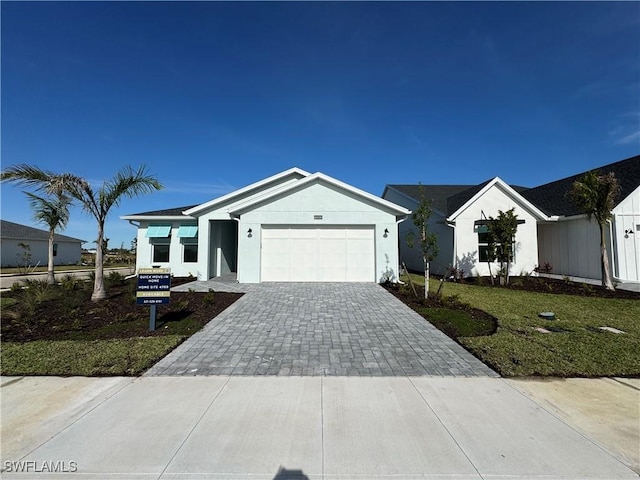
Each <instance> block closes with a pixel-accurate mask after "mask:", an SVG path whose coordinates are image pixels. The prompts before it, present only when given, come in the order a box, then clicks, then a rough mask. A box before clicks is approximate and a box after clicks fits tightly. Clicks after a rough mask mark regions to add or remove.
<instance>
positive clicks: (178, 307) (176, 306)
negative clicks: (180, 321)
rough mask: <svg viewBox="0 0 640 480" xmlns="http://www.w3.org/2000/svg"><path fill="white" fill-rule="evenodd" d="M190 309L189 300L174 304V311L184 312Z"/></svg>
mask: <svg viewBox="0 0 640 480" xmlns="http://www.w3.org/2000/svg"><path fill="white" fill-rule="evenodd" d="M188 308H189V300H180V301H178V302H174V303H173V310H177V311H179V312H184V311H186V310H187V309H188Z"/></svg>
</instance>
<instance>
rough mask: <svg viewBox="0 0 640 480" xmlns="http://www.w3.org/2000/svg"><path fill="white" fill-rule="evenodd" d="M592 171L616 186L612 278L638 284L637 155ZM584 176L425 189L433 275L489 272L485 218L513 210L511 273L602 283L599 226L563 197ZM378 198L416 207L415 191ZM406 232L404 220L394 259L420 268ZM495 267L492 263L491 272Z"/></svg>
mask: <svg viewBox="0 0 640 480" xmlns="http://www.w3.org/2000/svg"><path fill="white" fill-rule="evenodd" d="M597 170H598V171H599V172H600V173H603V174H605V173H609V172H613V173H614V174H615V176H616V178H617V179H618V181H619V182H620V186H621V193H620V197H619V201H618V203H617V205H616V206H615V208H614V209H613V218H612V220H611V223H610V228H609V231H608V233H607V247H608V251H609V254H610V260H611V265H612V268H613V275H614V278H615V279H616V280H618V281H622V282H640V156H636V157H632V158H628V159H626V160H622V161H620V162H616V163H612V164H610V165H605V166H603V167H601V168H599V169H597ZM584 173H585V172H583V173H580V174H577V175H573V176H571V177H567V178H563V179H561V180H557V181H555V182H551V183H548V184H545V185H541V186H539V187H535V188H525V187H518V186H509V185H507V184H506V183H505V182H504V181H502V180H501V179H500V178H498V177H496V178H494V179H493V180H490V181H488V182H485V183H483V184H480V185H424V186H423V188H424V192H425V195H426V197H427V198H428V199H430V200H431V201H432V203H433V208H434V215H433V216H432V219H431V222H430V223H431V225H430V227H431V228H432V231H435V232H436V233H437V234H438V239H439V246H440V255H439V256H438V258H436V259H435V261H434V262H432V271H433V272H434V273H436V274H443V273H444V272H445V269H446V268H447V267H448V266H456V267H458V268H460V269H462V270H463V271H464V274H465V275H467V276H469V275H476V274H479V275H487V274H488V269H489V265H488V264H487V263H486V258H484V253H485V251H486V249H485V248H484V247H485V244H484V240H485V239H486V237H485V236H484V235H483V233H484V232H485V229H484V225H485V224H486V220H487V219H488V218H489V217H496V216H497V215H498V211H499V210H501V211H503V212H504V211H507V210H509V209H511V208H514V209H515V213H516V215H517V217H518V219H519V221H520V223H519V225H518V230H517V233H516V238H515V239H514V242H515V247H516V248H515V261H514V264H513V266H512V269H511V274H512V275H518V274H521V273H533V272H534V268H535V267H537V266H540V265H545V264H547V263H548V264H550V265H551V266H552V267H553V270H552V272H553V273H555V274H560V275H567V276H574V277H585V278H594V279H600V278H601V271H600V257H599V255H600V253H599V252H600V249H599V233H598V232H599V231H598V226H597V224H596V222H595V220H592V221H589V220H588V219H587V217H586V216H585V215H581V214H580V213H579V212H578V210H577V208H576V207H575V205H573V203H572V202H571V200H570V199H569V198H568V196H567V192H568V191H569V190H570V189H571V186H572V184H573V182H574V181H575V180H577V179H578V178H579V177H581V176H582V175H584ZM383 198H385V199H387V200H389V201H392V202H395V203H397V204H400V205H403V206H404V207H406V208H408V209H411V210H414V209H415V208H416V207H417V205H418V201H419V199H420V186H419V185H387V186H386V188H385V190H384V193H383ZM409 228H414V227H413V225H412V223H411V221H410V220H408V221H407V222H405V223H404V224H401V226H400V258H401V261H404V262H406V264H407V266H408V267H409V268H410V269H413V270H421V269H422V261H421V259H420V255H419V252H418V250H417V248H414V249H410V248H408V246H407V244H406V240H405V238H406V232H407V229H409ZM497 267H498V265H497V263H492V264H491V268H492V269H493V272H495V271H496V269H497Z"/></svg>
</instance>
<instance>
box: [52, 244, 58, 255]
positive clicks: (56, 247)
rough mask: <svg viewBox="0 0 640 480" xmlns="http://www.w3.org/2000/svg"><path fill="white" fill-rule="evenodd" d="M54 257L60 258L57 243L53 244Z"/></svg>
mask: <svg viewBox="0 0 640 480" xmlns="http://www.w3.org/2000/svg"><path fill="white" fill-rule="evenodd" d="M53 256H54V257H57V256H58V244H57V243H54V244H53Z"/></svg>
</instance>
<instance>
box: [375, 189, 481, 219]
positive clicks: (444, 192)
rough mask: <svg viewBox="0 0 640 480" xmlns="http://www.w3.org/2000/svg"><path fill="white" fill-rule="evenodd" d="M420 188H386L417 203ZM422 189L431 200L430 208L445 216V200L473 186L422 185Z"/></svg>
mask: <svg viewBox="0 0 640 480" xmlns="http://www.w3.org/2000/svg"><path fill="white" fill-rule="evenodd" d="M420 186H421V185H387V188H392V189H394V190H396V191H397V192H400V193H402V194H403V195H406V196H407V197H409V198H412V199H413V200H415V201H416V202H419V201H420ZM422 187H423V188H424V192H425V195H426V196H427V198H428V199H429V200H431V206H432V207H433V208H434V210H438V211H440V212H441V213H443V214H445V215H446V213H447V199H448V198H449V197H451V196H452V195H455V194H457V193H460V192H462V191H464V190H467V189H469V188H471V187H473V185H422ZM385 190H386V189H385ZM383 196H384V194H383Z"/></svg>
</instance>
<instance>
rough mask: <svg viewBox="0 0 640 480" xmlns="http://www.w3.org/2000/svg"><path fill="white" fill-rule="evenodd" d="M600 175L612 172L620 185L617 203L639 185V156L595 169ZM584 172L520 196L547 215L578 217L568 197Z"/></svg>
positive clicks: (541, 186) (576, 209) (533, 189)
mask: <svg viewBox="0 0 640 480" xmlns="http://www.w3.org/2000/svg"><path fill="white" fill-rule="evenodd" d="M595 170H597V171H598V172H599V173H600V174H606V173H609V172H613V174H614V175H615V176H616V178H617V179H618V182H619V183H620V196H619V197H618V201H620V200H623V199H625V198H626V197H628V196H629V195H630V194H631V192H633V191H634V190H635V189H636V188H638V185H640V155H636V156H635V157H631V158H627V159H626V160H620V161H619V162H615V163H611V164H609V165H605V166H604V167H600V168H597V169H595ZM585 173H586V172H582V173H579V174H577V175H572V176H571V177H567V178H563V179H561V180H556V181H555V182H551V183H547V184H545V185H540V186H539V187H535V188H532V189H530V190H527V191H526V192H524V193H523V194H522V196H523V197H525V198H526V199H527V200H529V201H530V202H531V203H533V204H534V205H536V206H537V207H538V208H540V209H541V210H542V211H543V212H545V213H546V214H547V215H564V216H569V215H578V214H579V213H580V211H579V210H578V208H576V206H575V205H574V204H573V202H572V201H571V199H570V198H569V197H568V195H567V192H569V190H571V186H572V185H573V182H575V181H576V180H577V179H578V178H580V177H581V176H583V175H584V174H585Z"/></svg>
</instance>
